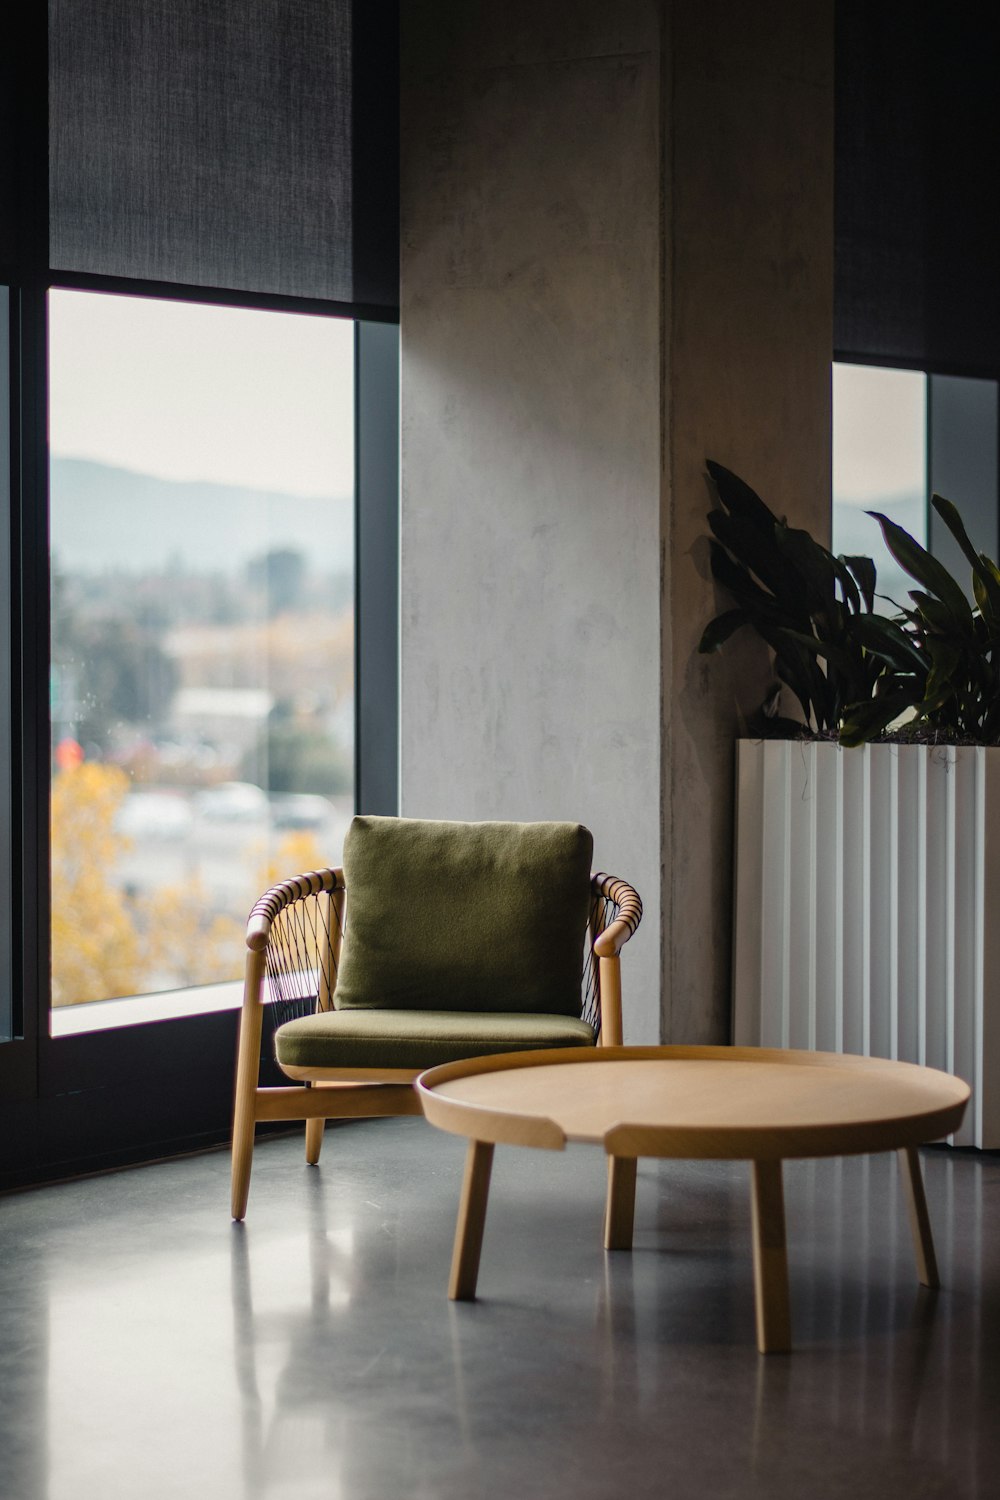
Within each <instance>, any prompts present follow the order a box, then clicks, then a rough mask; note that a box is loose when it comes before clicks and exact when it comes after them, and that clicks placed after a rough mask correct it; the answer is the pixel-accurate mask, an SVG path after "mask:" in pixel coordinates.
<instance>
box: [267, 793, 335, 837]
mask: <svg viewBox="0 0 1000 1500" xmlns="http://www.w3.org/2000/svg"><path fill="white" fill-rule="evenodd" d="M335 812H336V809H335V808H334V806H333V804H332V803H331V802H328V801H327V800H326V798H325V797H319V796H316V795H314V794H312V793H309V792H287V793H281V794H278V795H275V796H272V798H271V822H272V824H273V825H274V827H275V828H311V829H317V830H319V829H322V828H326V827H327V825H328V824H329V822H330V819H331V818H332V817H333V816H334V815H335Z"/></svg>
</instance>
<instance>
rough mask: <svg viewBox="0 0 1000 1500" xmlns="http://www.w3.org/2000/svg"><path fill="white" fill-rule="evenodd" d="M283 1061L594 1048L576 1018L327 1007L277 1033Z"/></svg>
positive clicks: (390, 1061) (385, 1064)
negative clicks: (551, 1048) (538, 1048)
mask: <svg viewBox="0 0 1000 1500" xmlns="http://www.w3.org/2000/svg"><path fill="white" fill-rule="evenodd" d="M274 1045H275V1053H276V1056H277V1059H278V1062H279V1063H284V1064H286V1065H287V1066H289V1067H298V1068H432V1067H434V1066H435V1065H436V1064H437V1063H445V1062H458V1061H459V1059H460V1058H463V1057H479V1056H481V1055H483V1054H485V1053H492V1052H530V1051H532V1050H533V1049H535V1048H537V1047H592V1046H593V1045H594V1033H593V1031H592V1030H591V1028H590V1027H589V1026H588V1025H587V1023H586V1021H581V1020H578V1019H577V1017H575V1016H552V1015H548V1016H546V1015H533V1016H526V1015H520V1014H511V1013H510V1012H509V1011H508V1012H499V1011H491V1012H488V1013H485V1014H484V1013H483V1012H481V1011H476V1012H469V1011H457V1010H422V1011H416V1010H328V1011H322V1012H320V1014H319V1015H315V1016H306V1017H304V1018H303V1019H302V1020H300V1021H287V1022H286V1023H285V1025H284V1026H279V1027H278V1030H277V1031H276V1032H275V1033H274Z"/></svg>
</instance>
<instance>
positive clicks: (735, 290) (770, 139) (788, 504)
mask: <svg viewBox="0 0 1000 1500" xmlns="http://www.w3.org/2000/svg"><path fill="white" fill-rule="evenodd" d="M668 17H669V19H668V30H667V33H666V36H665V47H664V56H665V70H664V108H665V131H664V138H665V141H666V143H667V146H666V160H665V163H664V167H665V174H666V179H665V180H666V205H667V206H666V211H665V214H664V224H665V231H664V285H665V319H664V346H665V347H664V368H665V371H666V381H665V389H664V413H665V431H666V443H665V447H664V455H665V459H664V486H663V492H664V493H663V499H664V510H663V515H664V520H663V533H664V548H665V566H664V581H665V586H664V596H663V615H662V621H663V678H664V723H663V750H664V755H663V773H664V781H663V809H664V825H663V853H664V877H663V908H664V913H665V918H664V920H665V935H664V976H663V977H664V984H663V1007H664V1009H663V1033H664V1037H665V1039H667V1040H674V1041H687V1042H699V1041H728V1039H729V1007H730V993H731V973H730V966H731V961H732V953H731V941H730V938H731V912H732V838H733V832H732V830H733V793H732V788H733V763H734V756H733V740H734V736H735V735H736V734H738V733H739V729H740V725H741V722H742V717H743V714H744V713H745V712H748V711H750V710H752V709H754V708H756V707H757V706H758V704H759V703H760V701H761V698H762V697H763V693H764V690H765V688H766V685H767V683H768V682H769V681H770V680H771V677H770V671H769V668H768V664H767V659H766V655H765V653H764V652H763V650H762V648H760V647H759V646H757V645H755V643H754V641H753V640H752V639H751V638H749V636H748V632H742V633H741V635H740V636H739V637H736V638H735V639H734V640H733V641H732V642H731V644H730V646H729V647H727V648H726V651H725V653H724V654H723V655H722V656H717V657H705V656H698V655H697V652H696V648H697V644H698V638H699V636H700V634H701V631H702V629H703V627H704V625H705V623H706V621H707V620H709V619H710V618H711V617H712V615H713V614H715V613H717V612H718V610H719V608H720V607H725V605H726V601H725V599H724V598H723V597H722V596H721V595H719V594H717V591H716V588H715V585H714V583H713V580H712V578H711V575H710V572H709V565H708V545H707V541H706V539H705V538H706V525H705V514H706V511H707V509H708V505H709V500H710V496H709V492H708V489H707V485H706V481H705V477H704V476H705V460H706V458H713V459H716V460H718V461H719V462H720V463H723V464H725V465H726V466H727V467H728V468H731V469H733V470H735V471H736V473H738V474H740V475H741V476H742V477H743V478H744V479H746V480H747V481H748V482H749V483H750V484H752V485H753V486H754V488H755V489H757V490H758V491H759V492H760V494H761V495H762V496H763V497H764V498H765V499H766V500H767V501H768V503H769V504H770V505H771V507H772V509H774V510H776V511H777V512H778V514H779V515H781V514H784V515H787V516H788V517H789V519H791V520H794V522H795V523H796V524H797V525H799V526H805V527H807V528H808V529H809V530H810V531H811V532H812V533H813V535H814V536H816V537H817V538H819V539H820V540H821V541H825V542H827V543H828V542H829V527H830V505H831V493H830V490H831V456H830V441H831V425H832V418H831V369H830V364H831V359H832V345H833V6H832V3H831V0H816V3H814V4H810V5H802V4H800V3H798V0H758V3H757V4H755V5H753V6H752V7H747V6H744V5H739V4H733V3H731V0H674V3H673V4H671V5H670V6H669V7H668Z"/></svg>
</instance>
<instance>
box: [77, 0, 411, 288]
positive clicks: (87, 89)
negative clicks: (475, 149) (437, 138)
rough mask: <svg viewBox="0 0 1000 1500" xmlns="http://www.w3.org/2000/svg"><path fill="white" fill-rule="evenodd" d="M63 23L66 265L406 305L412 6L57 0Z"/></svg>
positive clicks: (279, 0) (341, 1)
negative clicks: (404, 13) (404, 176)
mask: <svg viewBox="0 0 1000 1500" xmlns="http://www.w3.org/2000/svg"><path fill="white" fill-rule="evenodd" d="M355 10H357V12H358V15H359V24H358V25H355V17H354V11H355ZM49 27H50V30H49V154H50V162H49V172H50V178H49V188H50V192H49V235H50V254H51V264H52V266H53V268H55V269H57V270H61V271H70V272H76V273H79V272H85V273H92V274H99V275H105V276H116V277H128V278H136V279H140V280H151V281H165V282H174V283H182V284H190V285H194V286H206V287H220V288H227V289H233V290H237V291H252V292H261V293H268V294H277V295H285V296H295V297H307V298H323V299H332V300H334V301H337V302H342V303H345V304H352V305H357V304H364V305H368V306H372V307H375V308H379V307H382V308H386V309H392V308H393V307H395V306H397V305H398V229H397V223H398V218H397V210H396V201H397V194H398V156H397V153H398V133H397V127H396V123H395V122H396V121H397V120H398V44H397V31H396V11H395V5H388V4H385V3H384V0H354V3H352V0H49ZM356 37H357V38H359V39H360V42H361V43H363V49H364V55H363V56H362V55H360V54H359V52H358V50H357V49H356V46H355V41H356Z"/></svg>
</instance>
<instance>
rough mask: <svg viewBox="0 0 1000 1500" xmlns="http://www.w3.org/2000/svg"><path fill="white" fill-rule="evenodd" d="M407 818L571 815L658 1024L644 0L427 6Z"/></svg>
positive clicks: (410, 489) (420, 50)
mask: <svg viewBox="0 0 1000 1500" xmlns="http://www.w3.org/2000/svg"><path fill="white" fill-rule="evenodd" d="M403 29H404V35H403V137H402V139H403V193H402V224H403V229H402V235H403V264H402V318H401V325H402V326H401V335H402V340H401V355H402V558H401V562H402V585H401V586H402V661H401V675H402V701H401V722H402V736H401V768H402V772H401V774H402V788H401V790H402V797H401V810H402V812H403V813H404V814H409V815H411V816H422V817H457V818H572V819H579V820H581V821H582V822H585V823H586V824H587V825H588V826H589V827H590V828H592V829H593V832H594V838H595V858H596V861H597V863H598V865H599V866H600V867H601V868H604V869H607V870H610V871H613V872H614V873H616V874H621V875H624V876H626V877H627V878H628V879H629V880H631V881H632V882H633V883H634V884H635V885H636V886H637V888H638V889H639V891H640V892H641V893H642V894H643V895H644V896H645V897H646V899H647V903H648V906H647V916H646V918H645V920H644V921H643V924H642V927H641V929H640V931H639V933H638V934H637V936H636V938H635V940H634V942H633V944H632V945H630V948H629V950H628V953H627V958H628V964H627V968H626V970H625V972H624V984H625V1005H626V1024H625V1029H626V1038H627V1039H628V1040H632V1041H647V1040H649V1041H651V1040H656V1039H657V1038H658V1033H659V971H660V931H659V925H660V924H659V913H658V907H659V886H660V848H659V837H660V806H659V791H660V670H659V652H658V640H659V628H660V625H659V619H660V616H659V583H660V580H659V511H660V397H659V392H660V378H659V372H660V231H659V224H660V190H661V178H660V98H659V79H660V58H659V30H658V17H657V12H656V7H655V6H652V5H650V4H646V3H637V0H623V3H621V4H619V5H616V6H615V7H609V6H607V5H606V4H604V3H603V0H576V3H567V4H557V5H552V4H543V5H538V4H537V3H535V4H524V3H515V4H507V5H504V6H493V5H490V6H487V5H485V4H478V3H472V4H470V3H469V0H439V3H412V4H408V5H406V6H404V7H403Z"/></svg>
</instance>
